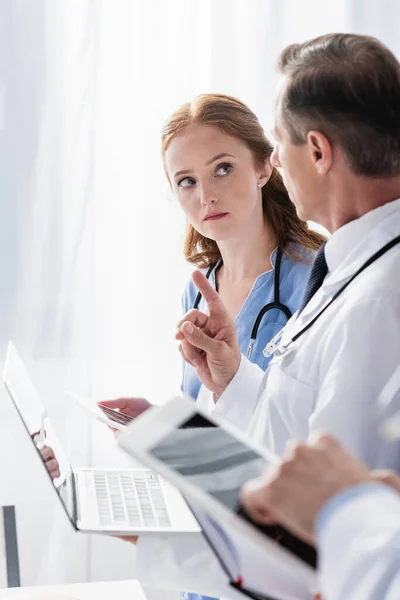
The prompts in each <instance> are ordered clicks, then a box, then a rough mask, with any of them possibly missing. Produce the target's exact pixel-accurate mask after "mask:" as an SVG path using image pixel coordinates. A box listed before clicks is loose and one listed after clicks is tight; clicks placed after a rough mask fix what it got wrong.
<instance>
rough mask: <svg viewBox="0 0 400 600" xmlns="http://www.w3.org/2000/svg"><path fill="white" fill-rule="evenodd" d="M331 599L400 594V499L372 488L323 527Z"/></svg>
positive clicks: (371, 599) (373, 599) (368, 599)
mask: <svg viewBox="0 0 400 600" xmlns="http://www.w3.org/2000/svg"><path fill="white" fill-rule="evenodd" d="M318 547H319V552H320V576H321V579H320V581H321V591H322V593H323V596H324V598H326V599H327V600H345V599H347V598H348V599H351V600H398V599H399V598H400V497H399V495H398V494H396V493H395V492H393V491H392V490H391V489H389V488H387V487H386V486H383V485H376V486H371V487H370V489H365V490H364V492H363V494H362V495H356V496H354V497H351V498H350V499H348V500H346V501H344V503H343V504H338V505H337V506H335V508H334V509H333V511H332V512H330V513H329V516H328V517H327V519H326V521H325V522H324V523H323V525H321V527H320V528H319V531H318Z"/></svg>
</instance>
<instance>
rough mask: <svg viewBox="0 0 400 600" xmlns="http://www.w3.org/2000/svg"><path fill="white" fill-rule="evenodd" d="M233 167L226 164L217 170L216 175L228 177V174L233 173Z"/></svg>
mask: <svg viewBox="0 0 400 600" xmlns="http://www.w3.org/2000/svg"><path fill="white" fill-rule="evenodd" d="M232 168H233V167H232V165H230V164H229V163H224V164H223V165H219V167H218V168H217V170H216V173H215V174H216V175H228V173H230V172H231V171H232Z"/></svg>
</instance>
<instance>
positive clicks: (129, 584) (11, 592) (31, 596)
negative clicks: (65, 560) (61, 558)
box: [0, 580, 146, 600]
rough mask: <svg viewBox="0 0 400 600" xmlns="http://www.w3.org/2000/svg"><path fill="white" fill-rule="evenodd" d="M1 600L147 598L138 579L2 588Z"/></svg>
mask: <svg viewBox="0 0 400 600" xmlns="http://www.w3.org/2000/svg"><path fill="white" fill-rule="evenodd" d="M0 599H1V600H42V599H43V600H67V599H68V600H146V596H145V595H144V592H143V589H142V587H141V585H140V583H139V582H138V581H135V580H131V581H105V582H101V583H97V582H96V583H70V584H64V585H46V586H38V587H20V588H0Z"/></svg>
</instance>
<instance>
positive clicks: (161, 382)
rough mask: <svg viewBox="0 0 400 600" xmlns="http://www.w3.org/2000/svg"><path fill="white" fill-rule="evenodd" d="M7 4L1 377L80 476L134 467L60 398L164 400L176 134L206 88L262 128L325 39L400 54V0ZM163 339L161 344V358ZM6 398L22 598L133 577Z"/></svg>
mask: <svg viewBox="0 0 400 600" xmlns="http://www.w3.org/2000/svg"><path fill="white" fill-rule="evenodd" d="M188 6H189V3H188V1H187V0H167V1H165V0H137V1H133V0H115V1H114V2H108V1H101V0H98V1H96V0H35V1H34V2H32V1H31V0H0V274H1V277H0V367H1V366H2V365H1V363H2V360H3V358H4V351H5V344H6V341H7V339H9V338H10V337H12V338H13V339H14V341H15V342H16V344H17V346H18V348H19V349H20V351H21V354H22V355H23V357H24V359H25V360H26V362H27V366H28V367H29V368H30V370H31V373H32V376H33V378H34V380H35V382H36V384H37V386H38V389H39V390H40V393H41V394H42V396H43V399H44V401H45V402H46V404H47V405H48V407H49V411H50V413H51V414H52V415H53V416H54V420H55V424H56V428H57V430H58V433H59V435H60V438H61V439H62V441H63V443H64V444H65V446H66V450H67V452H68V454H69V456H70V459H71V462H72V463H73V464H74V465H78V464H86V465H90V464H95V465H104V464H109V465H120V464H122V463H123V462H124V461H126V459H125V457H122V456H121V455H120V454H119V453H118V451H117V450H116V448H115V444H114V441H113V439H112V437H111V436H110V435H109V434H108V431H106V430H105V429H103V428H102V427H101V426H100V425H97V424H96V425H89V424H88V423H87V421H85V419H84V418H83V416H82V415H80V416H79V418H75V417H76V416H77V415H76V412H75V411H74V409H73V408H71V407H70V406H69V405H68V404H67V403H66V400H65V399H64V398H62V397H61V395H60V392H61V390H63V389H73V390H75V391H77V392H80V393H82V394H84V395H88V396H91V397H93V398H94V399H99V398H104V397H109V396H115V395H119V394H122V393H132V394H138V395H139V394H140V395H145V396H147V397H148V398H149V399H151V400H152V401H156V402H162V401H163V400H164V398H166V397H168V395H169V394H171V393H172V392H174V391H175V390H176V389H177V388H178V386H179V370H180V361H179V358H178V357H177V353H176V348H175V342H174V339H173V334H174V325H175V322H176V320H177V319H178V316H179V314H180V294H181V289H182V286H183V283H184V281H185V279H186V277H187V274H188V272H189V270H190V269H189V268H188V266H187V265H186V264H185V263H184V261H183V259H182V256H181V249H182V239H183V230H184V222H183V217H182V215H181V213H180V211H179V208H178V207H177V205H176V204H175V203H174V202H172V201H170V200H168V195H167V191H166V182H165V180H164V177H163V173H162V166H161V161H160V154H159V135H160V129H161V126H162V123H163V121H164V119H165V118H166V117H167V115H168V114H169V113H170V112H171V111H172V110H173V109H174V108H175V107H176V106H177V105H179V104H180V103H182V102H184V101H187V100H190V99H191V98H192V97H193V96H195V95H196V94H199V93H201V92H207V91H216V92H224V93H229V94H234V95H237V96H238V97H240V98H241V99H242V100H244V101H245V102H247V103H248V104H249V105H250V106H251V108H253V110H254V111H255V112H256V113H257V114H258V115H259V117H260V120H261V122H262V123H263V124H264V125H265V127H266V128H268V127H269V126H270V125H271V122H272V119H271V115H272V111H273V106H274V89H275V86H276V83H277V80H278V75H277V73H276V70H275V60H276V56H277V55H278V52H279V51H280V49H281V48H282V47H283V46H284V45H285V44H287V43H289V42H292V41H301V40H304V39H306V38H308V37H310V36H314V35H318V34H322V33H326V32H329V31H339V30H344V31H356V32H362V33H371V34H375V35H378V36H379V37H380V38H381V39H382V40H383V41H385V42H386V43H387V44H388V45H389V46H390V47H391V48H392V49H393V50H394V51H395V52H397V53H398V54H399V55H400V38H399V36H398V27H397V25H398V23H399V16H400V15H399V12H400V9H399V8H398V7H397V2H395V0H380V1H379V2H377V1H375V0H371V1H367V0H365V1H364V0H347V1H346V0H338V1H336V2H330V3H328V2H320V1H317V0H303V1H302V2H298V0H280V1H279V2H276V1H275V0H251V2H249V1H248V0H191V1H190V10H189V9H188ZM155 340H156V343H155ZM28 441H29V440H26V439H25V438H24V436H23V431H22V429H21V425H20V424H19V422H18V419H17V418H16V415H15V412H14V411H13V409H12V406H11V405H10V403H9V402H7V399H6V398H5V394H4V391H3V390H1V391H0V456H1V459H0V504H1V503H4V502H11V503H15V504H16V505H17V514H18V528H19V530H18V534H19V542H20V552H21V565H22V577H23V583H24V584H33V583H46V582H60V581H64V580H71V581H82V580H90V579H93V580H99V579H108V578H123V577H130V576H133V574H134V548H133V547H131V546H128V545H127V544H125V545H124V544H123V543H122V542H120V541H118V540H110V539H108V540H106V539H100V538H98V537H94V536H93V537H89V536H77V535H75V534H74V533H73V531H72V530H71V529H70V528H69V524H68V522H66V519H65V518H64V515H63V513H62V512H61V511H60V509H59V507H58V505H57V499H56V498H55V497H54V494H53V493H52V490H51V488H50V486H49V485H48V482H47V480H46V479H45V477H44V475H45V474H44V473H43V472H41V471H40V469H39V467H40V466H41V465H39V464H37V461H35V460H34V458H36V457H34V456H33V455H32V454H31V453H30V452H29V443H28Z"/></svg>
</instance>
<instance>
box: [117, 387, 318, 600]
mask: <svg viewBox="0 0 400 600" xmlns="http://www.w3.org/2000/svg"><path fill="white" fill-rule="evenodd" d="M118 444H119V445H120V446H121V447H122V448H124V449H125V450H126V451H127V452H128V453H129V454H131V455H132V456H134V457H135V458H136V459H138V460H140V462H141V463H143V464H145V465H147V466H148V467H150V468H151V469H154V471H157V472H158V473H160V474H161V475H162V476H163V477H165V478H166V479H168V480H169V481H170V482H171V483H173V484H174V485H176V486H177V487H178V488H179V490H180V491H181V492H182V494H183V495H184V496H185V498H186V499H187V501H188V502H189V504H190V507H191V509H192V511H193V512H194V514H195V516H196V518H197V520H198V521H199V523H200V525H201V527H202V530H203V535H204V536H205V538H206V540H207V541H208V543H209V546H210V548H211V550H212V551H213V552H214V554H215V556H216V558H217V559H218V560H219V562H220V564H221V567H222V569H223V570H224V571H225V573H226V575H227V577H228V580H229V582H230V585H231V586H232V587H234V588H235V589H236V590H238V591H240V592H242V594H243V595H245V596H247V597H249V598H253V599H255V600H272V599H273V600H309V599H310V598H311V597H312V593H313V592H314V591H316V589H317V581H316V563H317V555H316V551H315V548H313V547H311V546H309V545H308V544H306V543H305V542H303V541H302V540H300V539H298V538H296V536H294V535H292V534H291V533H290V532H289V531H287V530H286V529H285V528H284V527H281V526H279V525H273V526H260V525H258V524H257V523H254V522H253V521H251V519H250V518H249V517H248V516H247V515H246V513H245V511H244V510H243V508H242V506H241V502H240V490H241V487H242V485H243V484H244V483H245V482H246V481H248V480H249V479H252V478H254V477H259V476H260V475H264V474H265V473H266V472H267V471H268V470H269V469H271V468H274V466H275V465H276V464H277V462H279V458H278V457H276V456H274V455H273V454H271V453H269V452H268V451H267V450H266V449H265V448H264V447H261V446H258V445H257V444H255V443H254V442H253V441H252V440H250V439H249V438H248V437H246V436H245V435H244V434H243V433H241V432H240V431H238V430H237V429H236V428H234V427H232V426H231V425H229V423H227V422H226V421H220V420H218V419H217V418H216V417H215V416H211V415H209V414H207V413H206V412H205V411H203V410H201V409H200V408H199V407H197V406H196V404H195V403H194V402H193V401H192V400H190V399H188V398H184V397H175V398H172V399H171V400H170V401H169V402H167V403H166V404H164V405H162V406H161V407H160V409H159V411H156V412H152V411H147V412H146V413H144V414H143V415H142V416H141V417H140V418H139V419H137V420H136V421H134V422H133V423H132V424H131V425H129V426H128V427H127V428H126V431H125V432H124V433H123V434H121V435H120V436H119V438H118Z"/></svg>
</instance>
